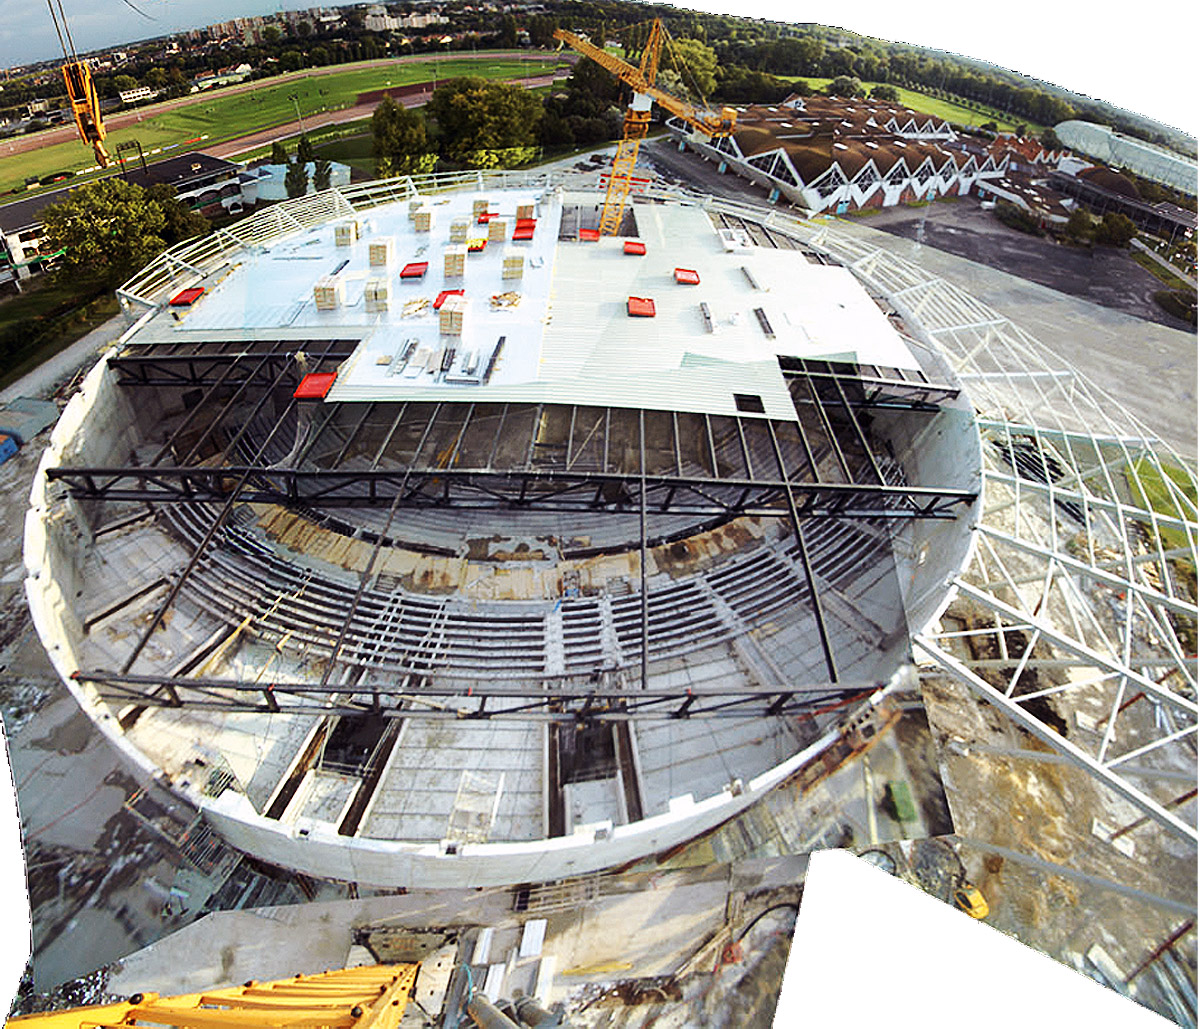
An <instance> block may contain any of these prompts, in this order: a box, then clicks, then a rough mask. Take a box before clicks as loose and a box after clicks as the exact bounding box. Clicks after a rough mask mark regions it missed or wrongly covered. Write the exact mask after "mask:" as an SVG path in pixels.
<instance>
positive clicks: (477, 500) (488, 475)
mask: <svg viewBox="0 0 1200 1029" xmlns="http://www.w3.org/2000/svg"><path fill="white" fill-rule="evenodd" d="M280 424H282V423H280ZM47 475H48V476H49V478H50V479H52V480H55V481H58V482H62V483H64V484H65V485H66V486H67V487H68V489H69V490H70V492H71V493H72V495H74V496H76V497H79V498H82V499H92V500H135V501H148V502H159V503H173V502H174V503H179V502H194V501H203V502H207V503H223V502H224V501H225V500H227V499H228V498H229V495H230V492H231V490H232V489H233V483H243V480H245V481H244V483H243V485H242V486H241V489H240V493H241V496H242V499H243V500H246V501H247V502H253V503H268V504H293V503H302V504H310V505H313V506H316V507H322V508H338V507H385V506H390V505H391V504H392V502H393V501H394V500H395V499H396V498H397V496H399V497H400V507H408V508H460V509H477V510H496V509H512V510H550V511H589V512H595V513H611V514H638V513H639V510H640V505H641V497H640V494H641V489H640V487H641V482H642V479H641V476H640V475H638V474H637V472H633V473H631V474H628V475H622V474H616V473H607V474H606V473H601V472H566V471H562V470H559V469H547V468H540V469H536V470H519V471H511V472H489V471H487V470H485V469H472V468H422V469H415V468H403V469H357V470H349V469H347V470H341V469H338V470H319V469H314V470H298V469H295V468H272V467H270V466H267V465H253V464H251V465H243V464H234V465H225V466H221V467H212V466H191V467H178V466H159V467H156V468H148V467H140V466H132V467H130V466H103V467H79V468H71V467H59V468H51V469H48V471H47ZM645 482H646V494H647V504H648V505H649V506H651V507H653V508H654V509H655V510H656V511H657V512H659V513H664V514H687V515H703V516H713V517H717V516H734V515H757V516H762V517H781V516H788V515H789V513H790V511H789V506H788V500H787V497H786V496H785V491H790V492H791V493H792V494H793V495H794V497H795V502H796V506H797V509H798V513H799V514H800V515H801V516H802V517H805V518H808V517H845V518H901V519H904V518H953V517H955V515H956V513H957V512H956V510H955V509H956V508H957V506H958V505H961V504H970V503H972V502H973V501H974V500H975V498H976V496H977V494H976V493H975V492H973V491H970V490H961V489H948V488H941V487H929V486H907V485H894V486H893V485H880V484H877V483H829V482H821V483H814V482H806V481H797V480H788V479H784V478H780V477H777V476H776V477H770V478H763V479H758V480H753V479H743V478H736V479H709V478H703V477H689V476H661V475H660V476H646V479H645ZM671 491H674V496H673V497H670V496H669V494H670V493H671Z"/></svg>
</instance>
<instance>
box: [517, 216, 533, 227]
mask: <svg viewBox="0 0 1200 1029" xmlns="http://www.w3.org/2000/svg"><path fill="white" fill-rule="evenodd" d="M517 228H518V229H536V228H537V219H536V218H518V219H517Z"/></svg>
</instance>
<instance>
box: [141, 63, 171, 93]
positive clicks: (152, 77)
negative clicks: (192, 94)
mask: <svg viewBox="0 0 1200 1029" xmlns="http://www.w3.org/2000/svg"><path fill="white" fill-rule="evenodd" d="M142 81H143V82H145V83H146V85H147V86H149V87H150V88H151V89H162V88H164V87H165V86H166V84H167V72H166V69H165V68H151V69H150V70H149V71H148V72H146V75H145V77H144V78H143V80H142Z"/></svg>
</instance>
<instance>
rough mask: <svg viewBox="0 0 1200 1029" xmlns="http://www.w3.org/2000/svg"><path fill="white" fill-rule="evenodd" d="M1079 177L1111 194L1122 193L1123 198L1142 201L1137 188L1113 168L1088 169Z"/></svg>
mask: <svg viewBox="0 0 1200 1029" xmlns="http://www.w3.org/2000/svg"><path fill="white" fill-rule="evenodd" d="M1079 177H1080V178H1081V179H1087V180H1088V182H1090V183H1092V185H1094V186H1099V187H1100V188H1101V189H1107V190H1108V191H1109V192H1111V193H1120V194H1121V196H1126V197H1129V198H1130V199H1132V200H1139V199H1141V194H1140V193H1139V192H1138V188H1137V186H1135V185H1134V184H1133V183H1132V182H1130V181H1129V179H1127V178H1125V176H1124V175H1122V174H1121V173H1120V172H1119V171H1113V170H1112V169H1111V168H1105V167H1098V168H1086V169H1085V170H1083V171H1081V172H1080V173H1079Z"/></svg>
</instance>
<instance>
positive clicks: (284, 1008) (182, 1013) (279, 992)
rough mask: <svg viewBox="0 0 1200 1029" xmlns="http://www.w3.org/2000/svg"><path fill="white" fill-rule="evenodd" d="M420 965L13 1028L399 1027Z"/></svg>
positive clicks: (303, 978)
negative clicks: (143, 1026) (147, 1025)
mask: <svg viewBox="0 0 1200 1029" xmlns="http://www.w3.org/2000/svg"><path fill="white" fill-rule="evenodd" d="M419 968H420V965H367V966H365V967H362V968H343V969H340V970H338V971H334V972H324V973H322V974H320V975H297V976H293V977H292V978H291V979H278V980H276V981H274V982H267V983H256V982H253V981H251V982H248V983H246V984H244V985H242V986H233V987H228V988H226V989H219V990H206V991H204V992H202V993H188V994H184V995H182V996H178V997H160V996H159V995H158V994H157V993H135V994H134V995H133V996H132V997H130V998H129V1000H128V1001H123V1002H121V1003H119V1004H97V1005H93V1006H91V1007H83V1008H68V1009H67V1010H65V1011H48V1012H46V1013H45V1014H39V1015H21V1016H19V1017H17V1018H10V1019H9V1020H8V1026H9V1027H10V1029H96V1027H101V1029H115V1027H117V1026H133V1025H139V1024H140V1025H145V1024H151V1025H155V1026H175V1027H177V1029H278V1027H283V1026H293V1027H296V1029H318V1027H327V1029H396V1026H398V1025H399V1024H400V1019H401V1018H403V1017H404V1009H405V1007H406V1006H407V1004H408V999H409V995H410V994H411V993H412V988H413V984H414V983H415V982H416V978H417V970H418V969H419Z"/></svg>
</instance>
